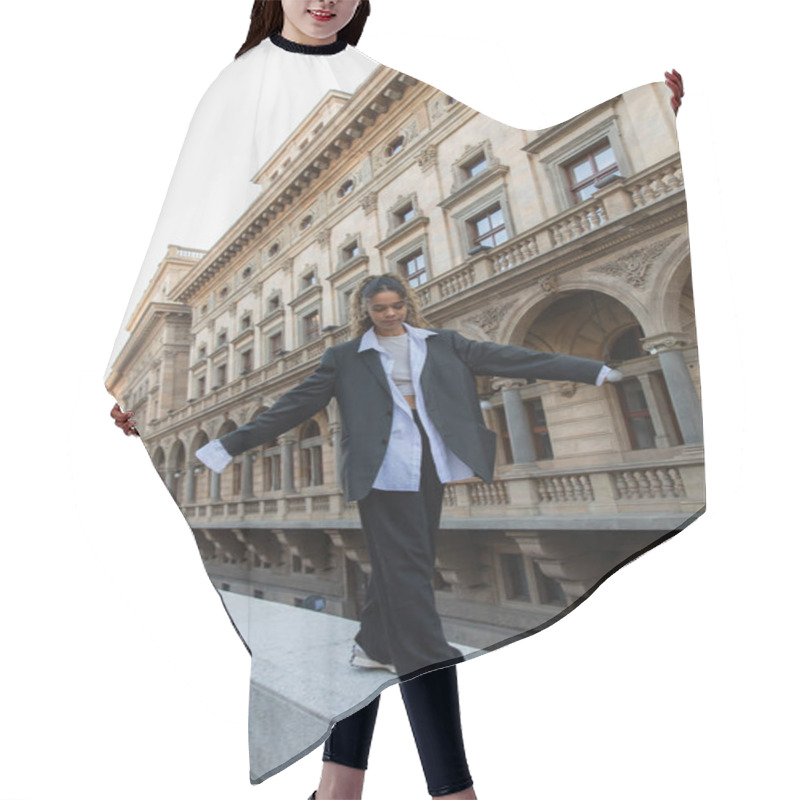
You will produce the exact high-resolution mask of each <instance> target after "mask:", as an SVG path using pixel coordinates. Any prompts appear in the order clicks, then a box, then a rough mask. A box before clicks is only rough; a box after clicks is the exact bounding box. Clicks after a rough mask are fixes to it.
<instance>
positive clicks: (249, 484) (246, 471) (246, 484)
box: [242, 453, 258, 499]
mask: <svg viewBox="0 0 800 800" xmlns="http://www.w3.org/2000/svg"><path fill="white" fill-rule="evenodd" d="M243 458H244V462H243V463H242V497H243V498H246V499H249V498H251V497H252V496H253V459H254V458H258V454H257V453H245V454H244V456H243Z"/></svg>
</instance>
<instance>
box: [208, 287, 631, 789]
mask: <svg viewBox="0 0 800 800" xmlns="http://www.w3.org/2000/svg"><path fill="white" fill-rule="evenodd" d="M351 314H352V326H353V338H352V339H351V340H350V341H348V342H345V343H343V344H341V345H336V346H334V347H332V348H330V349H328V350H326V351H325V353H324V354H323V356H322V359H321V362H320V366H319V367H318V368H317V370H316V371H315V372H314V373H313V374H312V375H311V376H310V377H309V378H307V379H306V380H305V381H304V382H303V383H302V384H301V385H300V386H298V387H296V388H295V389H294V390H292V391H291V392H289V393H287V394H286V395H284V396H283V397H281V398H280V399H279V400H278V401H277V402H276V403H275V405H273V406H272V408H270V409H269V410H268V411H265V412H264V413H262V414H261V415H260V416H259V417H257V418H256V419H255V420H253V421H252V422H250V423H248V424H247V425H244V426H242V427H240V428H238V429H237V430H235V431H233V432H231V433H229V434H227V435H226V436H223V437H222V438H221V439H219V440H213V441H211V442H209V443H208V444H207V445H205V446H204V447H202V448H201V449H200V450H198V451H197V457H198V458H199V459H200V460H201V461H203V462H204V463H205V464H206V465H207V466H208V467H210V468H211V469H212V470H214V471H216V472H220V471H221V470H223V469H224V468H225V467H226V466H227V465H228V464H229V463H230V462H231V460H232V459H233V457H234V456H236V455H239V454H240V453H243V452H245V451H246V450H249V449H251V448H253V447H257V446H259V445H261V444H263V443H264V442H266V441H270V440H272V439H274V438H275V437H277V436H279V435H280V434H282V433H284V432H285V431H287V430H289V429H291V428H294V427H295V426H297V425H299V424H301V423H302V422H303V421H304V420H306V419H308V418H309V417H311V416H313V415H314V414H316V413H317V412H318V411H320V410H321V409H322V408H324V407H325V406H326V405H327V404H328V403H329V402H330V400H331V399H332V398H336V400H337V402H338V406H339V411H340V414H341V419H342V430H343V440H342V449H343V462H344V464H345V467H344V475H343V478H344V483H345V487H346V489H345V491H346V493H347V497H348V499H350V500H357V501H358V509H359V514H360V517H361V523H362V527H363V530H364V532H365V534H366V538H367V543H368V546H369V551H370V562H371V564H372V574H371V577H370V582H369V586H368V590H367V601H366V604H365V607H364V610H363V613H362V616H361V627H360V630H359V632H358V635H357V636H356V644H355V645H354V649H353V658H352V663H353V664H354V665H355V666H367V667H381V666H384V667H386V668H389V669H391V671H397V673H398V674H399V675H400V676H401V679H403V680H404V682H403V683H401V690H402V691H403V699H404V701H405V703H406V708H407V711H408V716H409V721H410V722H411V727H412V730H413V731H414V735H415V738H416V741H417V745H418V749H419V753H420V758H421V760H422V764H423V769H424V770H425V774H426V778H427V781H428V789H429V791H430V794H431V796H433V797H452V798H472V797H475V795H474V794H473V793H472V790H471V788H470V787H471V785H472V781H471V778H470V776H469V771H468V769H467V764H466V757H465V755H464V748H463V742H462V740H461V731H460V723H459V712H458V690H457V686H456V673H455V667H454V666H452V665H453V664H454V663H455V662H457V661H460V660H461V659H462V654H461V653H460V651H458V650H457V649H456V648H454V647H452V646H451V645H450V644H448V642H447V640H446V639H445V636H444V633H443V631H442V625H441V620H440V619H439V616H438V614H437V613H436V608H435V602H434V594H433V585H432V580H433V573H434V562H435V558H436V532H437V529H438V524H439V516H440V513H441V508H442V492H443V484H444V483H447V482H449V481H453V480H461V479H464V478H469V477H473V476H474V475H479V476H480V477H482V478H484V479H485V480H491V475H492V471H493V459H494V435H493V434H492V433H491V432H489V431H488V430H487V429H486V428H485V427H484V426H483V422H482V419H481V413H480V408H479V405H478V396H477V393H476V389H475V381H474V376H475V375H497V376H502V377H511V378H527V379H529V380H535V379H537V378H543V379H551V380H574V381H580V382H584V383H593V384H597V385H600V384H601V383H602V382H603V381H604V380H618V379H619V378H620V377H621V375H620V373H619V372H617V371H616V370H611V369H609V368H608V367H606V366H604V365H603V364H602V363H600V362H597V361H592V360H589V359H583V358H575V357H572V356H562V355H558V354H552V353H537V352H535V351H532V350H528V349H525V348H520V347H511V346H502V345H497V344H494V343H491V342H474V341H470V340H468V339H465V338H464V337H462V336H460V335H459V334H458V333H456V332H455V331H446V330H441V331H432V330H430V329H429V328H428V327H427V324H426V322H425V320H424V318H423V317H422V315H421V313H420V311H419V304H418V301H417V299H416V298H415V296H414V293H413V292H412V291H411V289H410V288H409V287H408V285H407V283H406V282H405V280H404V279H403V278H401V277H400V276H399V275H381V276H370V277H368V278H366V279H365V280H364V281H363V282H362V284H361V286H360V287H359V288H358V290H357V291H356V292H354V294H353V300H352V309H351ZM456 451H457V452H456ZM434 666H438V667H442V666H444V667H445V668H444V669H439V670H437V671H434V672H425V670H426V669H430V668H431V667H434ZM420 673H424V674H422V675H421V677H417V678H416V679H415V680H408V679H409V678H413V677H414V676H415V675H419V674H420ZM378 702H379V698H376V699H375V700H374V701H373V702H372V703H371V704H370V705H369V706H366V707H365V708H364V709H362V710H361V711H359V712H357V713H356V714H354V715H352V716H351V717H349V718H348V719H346V720H344V721H343V722H341V723H339V724H337V725H336V726H335V727H334V729H333V733H332V734H331V736H330V738H329V739H328V742H327V743H326V748H325V755H324V759H325V761H326V767H325V768H324V770H323V778H322V782H321V784H320V794H319V795H318V797H319V800H327V798H328V797H351V796H356V795H355V794H352V792H355V791H357V792H358V796H360V788H361V782H362V781H363V770H365V769H366V764H367V754H368V751H369V742H370V739H371V736H372V726H373V725H374V722H375V715H376V713H377V707H378ZM329 790H331V791H333V792H334V793H332V794H331V793H329ZM337 790H338V791H341V792H342V793H338V792H337Z"/></svg>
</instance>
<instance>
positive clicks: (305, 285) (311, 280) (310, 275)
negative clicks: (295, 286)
mask: <svg viewBox="0 0 800 800" xmlns="http://www.w3.org/2000/svg"><path fill="white" fill-rule="evenodd" d="M316 282H317V273H316V272H313V271H312V272H307V273H306V274H305V275H303V277H302V278H301V279H300V288H301V289H310V288H311V287H312V286H314V285H315V284H316Z"/></svg>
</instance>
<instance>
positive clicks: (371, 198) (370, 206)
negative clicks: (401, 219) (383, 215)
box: [361, 192, 378, 214]
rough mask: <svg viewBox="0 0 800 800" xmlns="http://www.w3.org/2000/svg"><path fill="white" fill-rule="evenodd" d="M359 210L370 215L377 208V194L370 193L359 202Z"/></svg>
mask: <svg viewBox="0 0 800 800" xmlns="http://www.w3.org/2000/svg"><path fill="white" fill-rule="evenodd" d="M361 208H362V209H363V211H364V213H365V214H372V213H373V212H374V211H376V210H377V208H378V193H377V192H370V193H369V194H367V195H364V198H363V199H362V200H361Z"/></svg>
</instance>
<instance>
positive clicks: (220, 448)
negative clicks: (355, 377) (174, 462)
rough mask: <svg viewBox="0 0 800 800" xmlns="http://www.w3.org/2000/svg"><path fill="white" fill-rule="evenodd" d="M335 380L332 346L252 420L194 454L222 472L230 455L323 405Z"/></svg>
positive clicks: (283, 429)
mask: <svg viewBox="0 0 800 800" xmlns="http://www.w3.org/2000/svg"><path fill="white" fill-rule="evenodd" d="M335 384H336V359H335V357H334V355H333V352H332V351H331V350H326V351H325V352H324V353H323V354H322V360H321V361H320V364H319V367H317V369H316V370H315V371H314V372H313V373H312V374H311V375H309V377H308V378H306V379H305V380H304V381H303V382H302V383H301V384H300V385H299V386H297V387H295V388H294V389H292V390H291V391H290V392H287V393H286V394H285V395H283V397H281V398H280V400H278V402H277V403H275V405H274V406H272V408H270V409H267V411H264V412H263V413H261V414H259V415H258V416H257V417H256V418H255V419H254V420H253V421H252V422H248V423H247V424H246V425H242V426H241V427H240V428H237V429H236V430H235V431H232V432H231V433H228V434H226V435H225V436H223V437H221V438H220V439H214V440H213V441H211V442H209V443H208V444H207V445H205V446H203V447H201V448H200V449H199V450H198V451H197V453H196V455H197V457H198V458H199V459H200V460H201V461H202V462H203V463H204V464H205V465H206V466H208V467H210V468H211V469H213V470H214V471H215V472H221V471H222V470H223V469H224V468H225V467H226V466H227V465H228V464H229V463H230V461H231V460H232V458H233V456H238V455H239V453H243V452H244V451H245V450H250V449H251V448H253V447H258V446H259V445H261V444H264V442H269V441H271V440H272V439H274V438H275V437H276V436H280V435H281V434H282V433H285V432H286V431H288V430H291V429H292V428H294V427H295V426H296V425H299V424H300V423H301V422H305V420H307V419H308V418H309V417H313V416H314V414H316V413H317V412H318V411H320V410H321V409H323V408H325V406H326V405H328V403H329V402H330V400H331V397H333V390H334V387H335Z"/></svg>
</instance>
